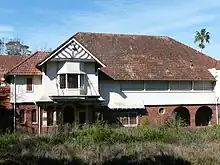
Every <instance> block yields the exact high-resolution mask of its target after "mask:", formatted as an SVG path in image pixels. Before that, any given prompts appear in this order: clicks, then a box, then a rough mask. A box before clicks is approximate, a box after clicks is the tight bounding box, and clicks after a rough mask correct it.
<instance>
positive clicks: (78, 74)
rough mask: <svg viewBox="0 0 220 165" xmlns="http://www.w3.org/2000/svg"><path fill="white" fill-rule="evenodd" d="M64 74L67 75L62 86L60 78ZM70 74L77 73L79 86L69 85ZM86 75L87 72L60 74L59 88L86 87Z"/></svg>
mask: <svg viewBox="0 0 220 165" xmlns="http://www.w3.org/2000/svg"><path fill="white" fill-rule="evenodd" d="M63 75H64V77H65V84H64V87H62V86H61V78H60V77H61V76H63ZM68 75H77V87H73V88H70V87H69V85H68V84H69V83H68ZM85 77H86V76H85V74H82V73H64V74H59V88H60V89H68V90H74V89H84V87H85ZM82 80H83V81H82ZM82 82H83V83H82ZM61 87H62V88H61Z"/></svg>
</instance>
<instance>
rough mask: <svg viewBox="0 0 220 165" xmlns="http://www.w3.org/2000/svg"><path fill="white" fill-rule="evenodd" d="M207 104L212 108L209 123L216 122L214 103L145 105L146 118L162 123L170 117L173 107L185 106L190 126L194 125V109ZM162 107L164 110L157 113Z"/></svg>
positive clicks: (152, 121) (155, 122)
mask: <svg viewBox="0 0 220 165" xmlns="http://www.w3.org/2000/svg"><path fill="white" fill-rule="evenodd" d="M202 106H208V107H209V108H211V109H212V113H213V114H212V119H211V123H212V124H214V123H216V106H215V105H185V106H176V105H166V106H146V110H147V112H148V115H147V118H148V119H149V122H151V123H154V124H157V125H162V124H164V122H165V121H166V120H169V119H170V118H171V117H172V114H173V112H174V109H175V108H177V107H185V108H187V109H188V110H189V113H190V126H195V114H196V111H197V110H198V109H199V108H200V107H202ZM160 108H164V110H165V112H164V113H163V114H161V113H159V109H160Z"/></svg>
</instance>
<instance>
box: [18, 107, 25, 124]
mask: <svg viewBox="0 0 220 165" xmlns="http://www.w3.org/2000/svg"><path fill="white" fill-rule="evenodd" d="M19 122H20V124H24V123H25V111H24V110H23V109H22V110H20V112H19Z"/></svg>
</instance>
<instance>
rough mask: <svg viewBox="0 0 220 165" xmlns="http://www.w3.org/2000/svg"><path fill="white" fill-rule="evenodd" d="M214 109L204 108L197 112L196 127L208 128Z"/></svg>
mask: <svg viewBox="0 0 220 165" xmlns="http://www.w3.org/2000/svg"><path fill="white" fill-rule="evenodd" d="M212 114H213V112H212V109H211V108H210V107H208V106H202V107H200V108H199V109H198V110H197V111H196V115H195V123H196V126H208V125H209V123H210V121H211V119H212Z"/></svg>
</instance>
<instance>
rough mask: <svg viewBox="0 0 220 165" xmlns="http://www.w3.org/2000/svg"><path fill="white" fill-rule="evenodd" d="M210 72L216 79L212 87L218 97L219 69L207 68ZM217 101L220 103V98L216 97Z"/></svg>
mask: <svg viewBox="0 0 220 165" xmlns="http://www.w3.org/2000/svg"><path fill="white" fill-rule="evenodd" d="M209 71H210V73H211V74H212V75H213V76H214V77H215V79H216V85H215V88H214V91H215V96H216V98H220V70H216V69H215V68H212V69H209ZM218 103H220V99H218Z"/></svg>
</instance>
